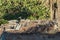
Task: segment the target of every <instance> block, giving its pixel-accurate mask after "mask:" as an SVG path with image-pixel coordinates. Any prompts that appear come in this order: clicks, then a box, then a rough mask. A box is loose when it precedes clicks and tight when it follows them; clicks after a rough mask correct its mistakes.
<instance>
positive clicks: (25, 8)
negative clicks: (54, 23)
mask: <svg viewBox="0 0 60 40" xmlns="http://www.w3.org/2000/svg"><path fill="white" fill-rule="evenodd" d="M44 1H45V0H1V4H2V5H0V15H1V16H0V18H4V19H7V20H11V19H17V18H18V17H21V18H22V19H48V18H49V17H50V13H49V8H48V7H46V6H45V5H44Z"/></svg>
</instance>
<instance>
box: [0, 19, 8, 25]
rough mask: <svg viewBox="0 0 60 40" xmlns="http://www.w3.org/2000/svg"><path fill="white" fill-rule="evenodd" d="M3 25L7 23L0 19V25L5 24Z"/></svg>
mask: <svg viewBox="0 0 60 40" xmlns="http://www.w3.org/2000/svg"><path fill="white" fill-rule="evenodd" d="M5 23H8V21H7V20H4V19H0V25H1V24H5Z"/></svg>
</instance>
